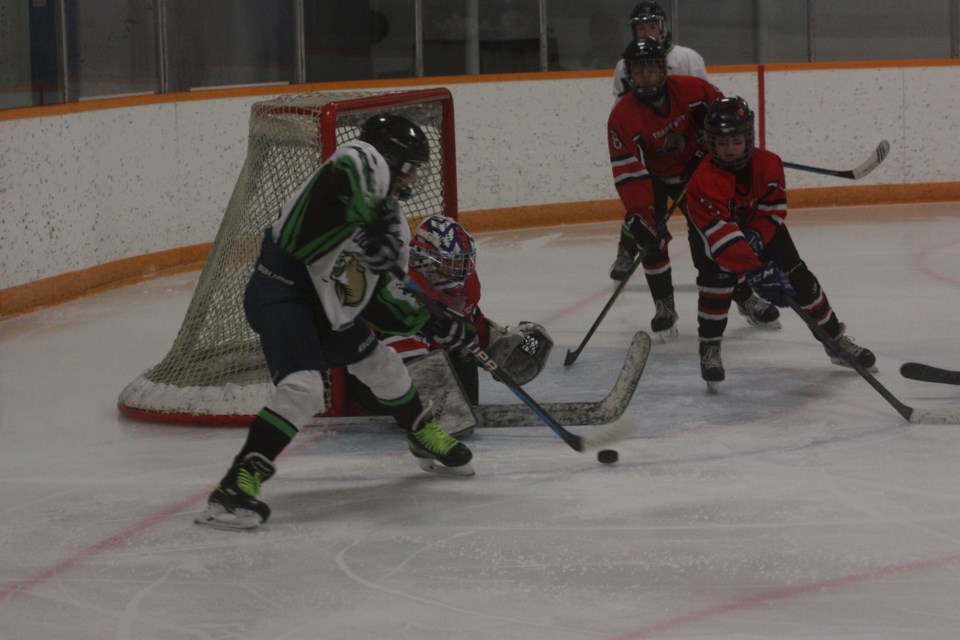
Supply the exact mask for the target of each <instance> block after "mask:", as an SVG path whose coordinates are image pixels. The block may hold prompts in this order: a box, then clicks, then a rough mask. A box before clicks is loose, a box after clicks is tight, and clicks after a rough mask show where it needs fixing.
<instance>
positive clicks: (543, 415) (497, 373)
mask: <svg viewBox="0 0 960 640" xmlns="http://www.w3.org/2000/svg"><path fill="white" fill-rule="evenodd" d="M392 273H393V276H394V277H395V278H397V280H398V281H399V282H400V283H403V284H406V283H407V274H406V273H404V272H403V270H402V269H400V268H395V269H394V270H393V272H392ZM406 289H407V291H409V292H410V294H411V295H413V297H415V298H416V299H417V300H418V301H419V302H420V303H421V304H422V305H423V306H425V307H426V308H427V310H428V311H429V312H430V313H431V315H434V316H442V315H444V314H446V313H447V311H446V309H445V308H444V307H443V305H441V304H440V303H438V302H437V301H436V300H433V299H432V298H430V297H429V296H428V295H427V294H426V293H424V292H423V291H420V290H419V289H417V288H415V287H412V286H409V285H407V286H406ZM468 350H469V351H470V354H471V355H472V356H473V357H474V358H476V359H477V362H479V363H480V364H481V365H482V366H483V368H484V369H486V370H487V371H488V372H490V375H492V376H493V377H494V378H495V379H497V380H498V381H500V382H502V383H503V384H504V385H506V387H507V388H508V389H510V391H512V392H513V393H514V395H516V396H517V397H518V398H520V400H522V401H523V403H524V404H526V405H527V406H528V407H530V410H531V411H533V412H534V413H535V414H536V416H537V417H538V418H540V420H542V421H543V422H544V423H545V424H546V425H547V426H548V427H550V429H551V430H552V431H553V432H554V433H555V434H557V435H558V436H559V437H560V439H561V440H563V441H564V442H566V443H567V445H568V446H569V447H570V448H571V449H573V450H574V451H579V452H580V453H584V452H585V451H587V450H589V449H592V448H595V447H599V446H601V445H604V444H607V443H609V442H615V441H617V440H622V439H623V438H625V437H626V436H628V435H630V434H631V433H633V432H634V431H636V429H637V426H638V425H637V423H636V421H635V420H629V419H626V418H624V419H621V420H618V421H617V422H615V423H613V424H612V425H610V426H609V427H606V428H604V429H600V430H598V431H595V432H594V433H589V434H586V435H582V436H581V435H577V434H575V433H573V432H571V431H568V430H566V429H564V428H563V426H562V425H561V424H560V423H559V422H557V421H556V420H555V419H554V418H553V416H551V415H550V414H549V413H547V411H546V410H545V409H544V408H543V407H542V406H540V405H539V404H538V403H537V401H536V400H534V399H533V398H532V397H530V394H528V393H527V392H526V391H524V390H523V389H522V388H521V387H520V386H518V385H517V384H516V383H514V382H513V380H512V379H511V377H510V375H509V374H507V372H506V371H504V370H503V369H501V368H500V366H499V365H498V364H497V363H496V361H494V360H493V358H491V357H490V356H489V355H488V354H487V353H486V352H485V351H484V350H483V349H481V348H480V346H479V345H476V344H474V345H473V346H471V347H469V349H468Z"/></svg>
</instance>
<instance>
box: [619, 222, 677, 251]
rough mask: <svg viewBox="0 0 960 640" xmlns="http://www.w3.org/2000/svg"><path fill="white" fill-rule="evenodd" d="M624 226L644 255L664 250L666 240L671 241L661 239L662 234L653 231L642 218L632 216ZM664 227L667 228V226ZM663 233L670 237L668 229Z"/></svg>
mask: <svg viewBox="0 0 960 640" xmlns="http://www.w3.org/2000/svg"><path fill="white" fill-rule="evenodd" d="M624 226H625V227H626V228H627V232H628V233H629V234H630V236H631V237H632V238H633V241H634V242H636V243H637V249H639V250H640V251H643V252H644V253H649V252H650V251H655V250H657V249H661V248H663V246H664V245H665V244H666V240H667V239H669V238H663V237H661V236H660V234H658V233H657V231H656V230H654V229H651V228H650V226H649V225H648V224H647V223H646V222H645V221H644V220H643V218H642V217H640V216H631V217H630V218H628V219H627V221H626V222H625V223H624ZM664 227H666V225H665V224H664ZM663 231H664V232H665V233H666V235H667V236H669V235H670V233H669V232H668V231H666V228H664V229H663Z"/></svg>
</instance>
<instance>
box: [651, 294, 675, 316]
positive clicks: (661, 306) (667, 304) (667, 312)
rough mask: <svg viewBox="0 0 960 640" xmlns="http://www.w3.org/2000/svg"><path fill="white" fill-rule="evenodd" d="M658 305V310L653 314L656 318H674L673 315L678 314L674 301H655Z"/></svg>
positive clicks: (668, 299) (667, 299)
mask: <svg viewBox="0 0 960 640" xmlns="http://www.w3.org/2000/svg"><path fill="white" fill-rule="evenodd" d="M654 302H655V303H656V305H657V310H656V312H655V313H654V314H653V317H654V318H670V317H673V314H674V313H676V311H674V308H673V300H672V299H670V298H666V299H664V300H654Z"/></svg>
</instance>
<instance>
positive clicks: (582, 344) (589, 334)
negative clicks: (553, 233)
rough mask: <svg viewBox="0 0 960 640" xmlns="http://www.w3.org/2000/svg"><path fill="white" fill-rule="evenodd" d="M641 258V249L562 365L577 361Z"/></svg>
mask: <svg viewBox="0 0 960 640" xmlns="http://www.w3.org/2000/svg"><path fill="white" fill-rule="evenodd" d="M686 195H687V189H686V187H684V189H683V191H681V192H680V195H678V196H677V198H676V200H674V201H673V204H672V205H670V208H669V209H668V210H667V213H666V214H664V216H663V219H664V225H666V221H667V220H669V219H670V216H671V215H673V212H674V211H676V210H677V207H678V206H680V201H681V200H683V198H684V196H686ZM642 260H643V251H642V250H641V251H640V253H638V254H637V258H636V260H634V261H633V264H632V265H630V270H629V271H628V272H627V275H625V276H624V277H623V280H621V281H620V284H618V285H617V288H616V289H614V290H613V295H611V296H610V299H609V300H607V304H605V305H604V306H603V309H602V310H601V311H600V315H599V316H597V319H596V320H594V321H593V325H591V327H590V329H589V330H588V331H587V335H586V336H584V338H583V340H582V341H581V342H580V346H579V347H577V348H576V349H575V350H573V351H570V350H569V349H567V355H566V356H565V357H564V358H563V366H565V367H569V366H570V365H572V364H573V363H574V362H576V361H577V358H579V357H580V352H581V351H583V348H584V347H586V346H587V342H589V340H590V338H592V337H593V334H594V332H595V331H596V330H597V327H599V326H600V323H601V322H603V319H604V318H605V317H607V312H608V311H610V307H612V306H613V303H614V302H616V301H617V298H619V297H620V294H621V293H622V292H623V290H624V288H626V286H627V282H629V281H630V277H631V276H632V275H633V273H634V272H635V271H636V270H637V268H638V267H639V266H640V262H641V261H642Z"/></svg>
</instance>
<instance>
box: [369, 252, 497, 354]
mask: <svg viewBox="0 0 960 640" xmlns="http://www.w3.org/2000/svg"><path fill="white" fill-rule="evenodd" d="M407 276H408V277H409V279H410V280H411V281H413V283H414V284H415V285H416V286H417V288H419V289H420V290H421V291H423V292H424V293H426V294H427V295H428V296H430V298H432V299H433V300H436V301H437V302H439V303H440V304H442V305H443V306H444V307H446V308H447V309H449V310H450V311H453V312H455V313H458V314H460V315H462V316H463V317H464V318H466V319H467V320H469V321H470V322H471V323H473V325H474V327H476V329H477V337H478V342H479V344H480V348H482V349H485V348H486V347H487V345H488V344H489V341H490V331H489V326H488V325H487V319H486V317H485V316H484V315H483V312H482V311H480V308H479V307H478V306H477V305H478V304H479V303H480V278H478V277H477V273H476V271H474V272H473V273H471V274H470V275H469V276H468V277H467V279H466V281H465V282H464V283H463V286H462V287H458V288H455V289H448V290H445V291H440V290H439V289H437V288H435V287H434V286H433V285H431V284H430V283H429V282H427V281H426V280H425V279H424V278H423V276H421V275H420V274H419V273H417V272H416V271H414V270H413V269H410V271H409V273H408V274H407ZM381 339H382V341H383V343H384V344H385V345H387V346H388V347H390V348H392V349H393V350H394V351H396V352H397V353H399V354H400V357H401V358H403V359H404V360H407V359H409V358H415V357H418V356H423V355H426V354H427V353H428V352H429V351H433V350H435V349H442V348H443V347H441V346H439V345H436V344H433V343H431V342H430V341H429V340H428V339H427V338H426V337H424V336H422V335H416V334H415V335H411V336H383V337H382V338H381Z"/></svg>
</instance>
